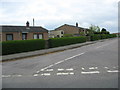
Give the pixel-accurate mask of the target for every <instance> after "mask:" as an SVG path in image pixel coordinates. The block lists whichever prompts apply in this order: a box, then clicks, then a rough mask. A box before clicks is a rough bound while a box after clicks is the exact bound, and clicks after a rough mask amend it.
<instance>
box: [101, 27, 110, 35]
mask: <svg viewBox="0 0 120 90" xmlns="http://www.w3.org/2000/svg"><path fill="white" fill-rule="evenodd" d="M101 34H110V33H109V32H108V31H107V30H106V29H105V28H102V30H101Z"/></svg>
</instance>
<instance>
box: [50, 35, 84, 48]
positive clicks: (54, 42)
mask: <svg viewBox="0 0 120 90" xmlns="http://www.w3.org/2000/svg"><path fill="white" fill-rule="evenodd" d="M82 42H86V37H85V36H80V37H63V38H52V39H50V40H49V44H50V48H53V47H59V46H65V45H70V44H76V43H82Z"/></svg>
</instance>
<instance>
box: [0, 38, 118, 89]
mask: <svg viewBox="0 0 120 90" xmlns="http://www.w3.org/2000/svg"><path fill="white" fill-rule="evenodd" d="M118 72H119V70H118V39H111V40H106V41H104V42H97V43H95V44H91V45H86V46H82V47H79V48H74V49H69V50H65V51H62V52H56V53H50V54H46V55H41V56H36V57H30V58H24V59H19V60H16V61H10V62H4V63H2V74H3V75H2V79H3V82H2V83H3V88H117V87H118Z"/></svg>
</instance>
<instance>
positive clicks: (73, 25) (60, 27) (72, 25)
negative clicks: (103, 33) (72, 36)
mask: <svg viewBox="0 0 120 90" xmlns="http://www.w3.org/2000/svg"><path fill="white" fill-rule="evenodd" d="M63 26H69V27H74V28H78V29H85V30H89V29H87V28H82V27H76V26H74V25H68V24H64V25H62V26H60V27H58V28H56V29H55V30H58V29H59V28H61V27H63Z"/></svg>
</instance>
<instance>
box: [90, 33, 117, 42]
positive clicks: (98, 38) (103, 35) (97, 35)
mask: <svg viewBox="0 0 120 90" xmlns="http://www.w3.org/2000/svg"><path fill="white" fill-rule="evenodd" d="M114 37H117V36H116V35H115V34H95V35H91V36H90V38H91V41H95V40H100V39H108V38H114Z"/></svg>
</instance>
